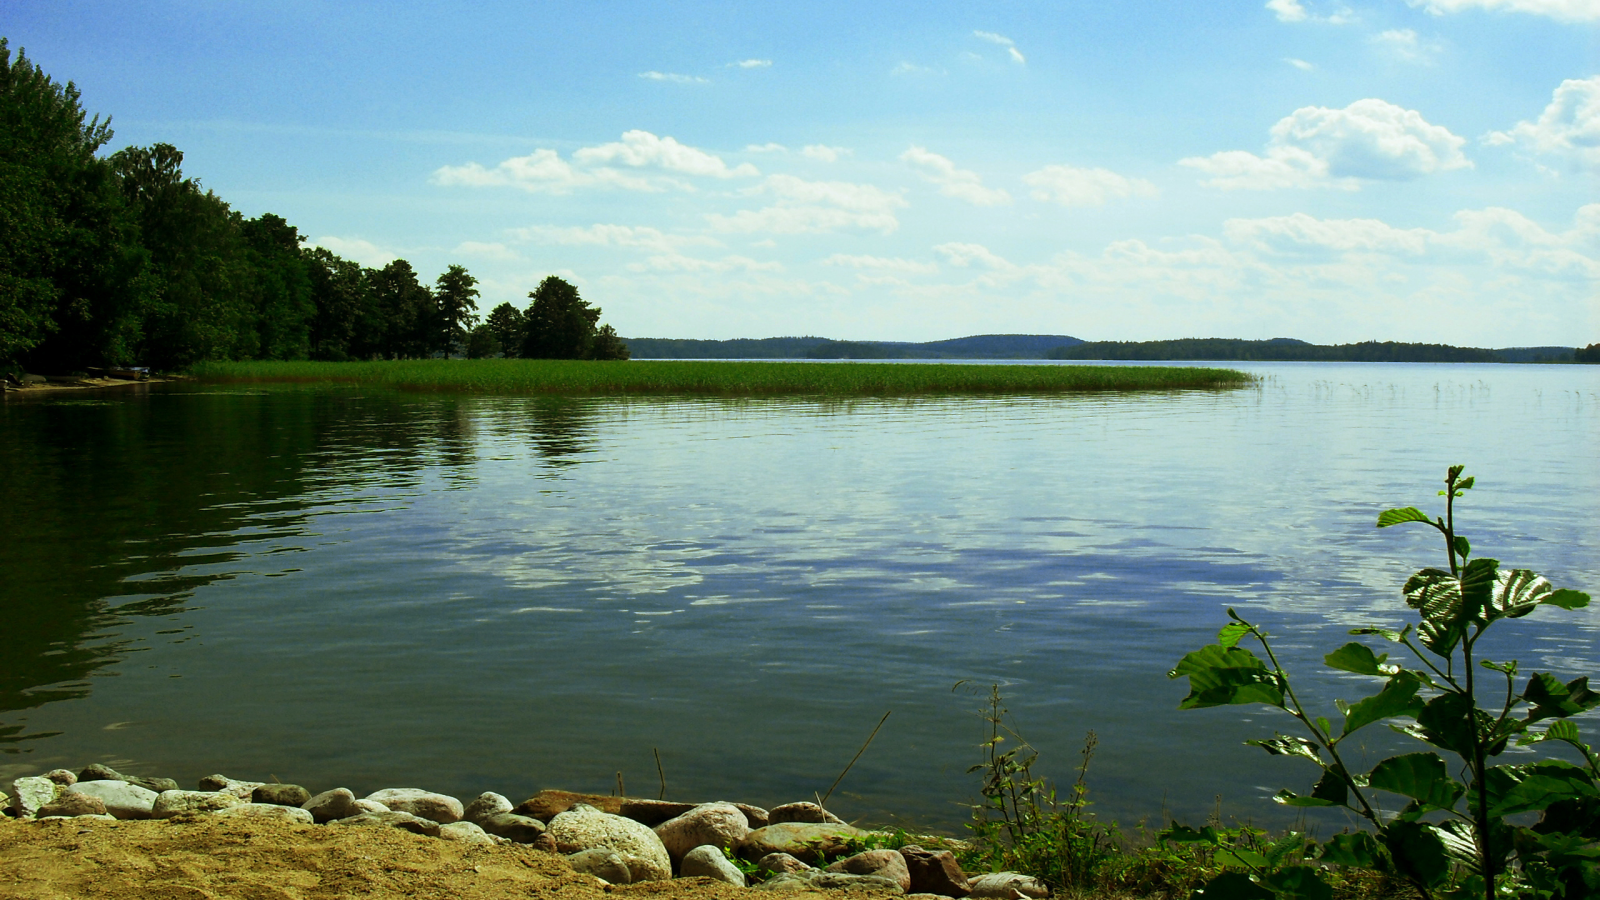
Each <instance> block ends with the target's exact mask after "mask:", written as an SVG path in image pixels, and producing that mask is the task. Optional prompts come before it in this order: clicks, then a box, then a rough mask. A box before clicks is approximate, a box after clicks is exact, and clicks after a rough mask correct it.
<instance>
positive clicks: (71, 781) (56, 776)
mask: <svg viewBox="0 0 1600 900" xmlns="http://www.w3.org/2000/svg"><path fill="white" fill-rule="evenodd" d="M44 777H46V778H48V779H50V780H51V781H54V782H55V783H56V784H59V785H61V786H62V787H72V786H73V785H75V784H77V783H78V776H76V775H74V774H72V771H71V770H70V769H51V770H50V771H48V772H46V773H44Z"/></svg>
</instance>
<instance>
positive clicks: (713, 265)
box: [628, 253, 783, 274]
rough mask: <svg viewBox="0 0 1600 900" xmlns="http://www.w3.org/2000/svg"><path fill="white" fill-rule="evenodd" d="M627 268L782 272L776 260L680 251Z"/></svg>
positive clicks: (719, 272) (720, 272)
mask: <svg viewBox="0 0 1600 900" xmlns="http://www.w3.org/2000/svg"><path fill="white" fill-rule="evenodd" d="M628 269H629V270H631V271H634V272H645V271H650V272H702V273H710V274H724V273H727V272H782V271H783V264H782V263H778V262H771V261H768V262H761V261H759V260H754V259H751V258H750V257H748V256H724V257H723V258H721V259H700V258H698V257H693V256H684V255H682V254H680V253H667V254H662V255H660V256H652V257H650V258H649V259H647V260H645V261H644V262H642V263H631V264H629V266H628Z"/></svg>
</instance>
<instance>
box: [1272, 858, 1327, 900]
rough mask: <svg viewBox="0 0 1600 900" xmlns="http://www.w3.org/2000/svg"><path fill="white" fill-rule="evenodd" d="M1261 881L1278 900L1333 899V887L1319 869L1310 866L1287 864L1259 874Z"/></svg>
mask: <svg viewBox="0 0 1600 900" xmlns="http://www.w3.org/2000/svg"><path fill="white" fill-rule="evenodd" d="M1261 881H1262V883H1263V884H1265V885H1266V886H1267V887H1268V888H1270V889H1271V890H1272V892H1273V893H1275V894H1276V895H1277V896H1278V900H1333V887H1332V886H1330V885H1329V884H1328V882H1327V881H1325V880H1324V878H1323V874H1322V872H1321V871H1320V870H1318V869H1314V868H1312V867H1310V866H1289V867H1288V868H1284V869H1279V870H1278V871H1276V872H1268V873H1267V874H1265V875H1262V876H1261Z"/></svg>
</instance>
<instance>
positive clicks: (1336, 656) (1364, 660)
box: [1322, 641, 1389, 675]
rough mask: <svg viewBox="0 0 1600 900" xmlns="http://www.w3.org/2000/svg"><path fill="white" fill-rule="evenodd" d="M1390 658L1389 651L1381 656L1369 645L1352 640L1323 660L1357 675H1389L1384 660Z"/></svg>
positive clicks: (1336, 667)
mask: <svg viewBox="0 0 1600 900" xmlns="http://www.w3.org/2000/svg"><path fill="white" fill-rule="evenodd" d="M1388 658H1389V654H1387V653H1385V654H1383V655H1382V656H1379V655H1377V654H1375V653H1373V652H1372V650H1371V649H1370V648H1368V647H1367V645H1365V644H1358V643H1356V642H1355V641H1351V642H1350V643H1348V644H1345V645H1344V646H1343V647H1340V648H1339V649H1337V650H1335V651H1333V652H1332V653H1329V654H1328V655H1327V656H1324V657H1323V658H1322V661H1323V662H1325V663H1327V664H1328V665H1330V666H1332V667H1333V668H1335V669H1339V670H1340V671H1344V672H1354V673H1356V674H1357V675H1387V674H1389V673H1388V672H1385V671H1384V670H1383V661H1384V660H1386V659H1388Z"/></svg>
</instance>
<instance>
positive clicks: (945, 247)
mask: <svg viewBox="0 0 1600 900" xmlns="http://www.w3.org/2000/svg"><path fill="white" fill-rule="evenodd" d="M933 252H935V253H937V254H939V255H940V256H942V257H944V258H945V261H946V262H948V263H950V265H952V266H960V267H962V268H966V267H968V266H972V265H979V266H983V267H985V268H989V269H1000V270H1005V269H1014V268H1016V266H1014V265H1012V264H1011V263H1010V262H1008V261H1006V260H1005V259H1003V258H1001V257H999V256H996V255H995V254H994V253H993V252H991V251H990V250H989V248H988V247H985V246H983V245H982V244H964V243H960V242H954V241H953V242H951V243H948V244H940V245H939V246H937V247H934V248H933Z"/></svg>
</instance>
